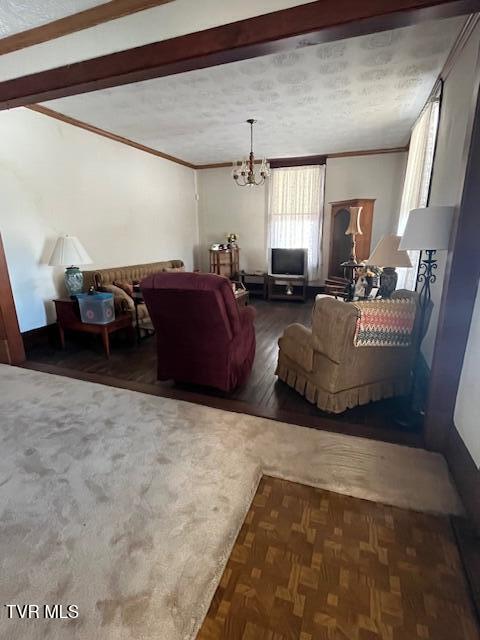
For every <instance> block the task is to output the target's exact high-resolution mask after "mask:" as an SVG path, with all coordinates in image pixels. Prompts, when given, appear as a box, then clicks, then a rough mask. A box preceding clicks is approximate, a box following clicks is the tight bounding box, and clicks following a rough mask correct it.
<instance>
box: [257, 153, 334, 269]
mask: <svg viewBox="0 0 480 640" xmlns="http://www.w3.org/2000/svg"><path fill="white" fill-rule="evenodd" d="M324 182H325V165H321V166H320V165H315V166H310V167H288V168H284V169H273V170H272V175H271V176H270V178H269V193H268V249H269V250H270V249H271V248H279V249H307V250H308V277H309V279H310V280H316V279H317V278H318V277H319V271H320V263H321V260H320V245H321V237H322V221H323V194H324Z"/></svg>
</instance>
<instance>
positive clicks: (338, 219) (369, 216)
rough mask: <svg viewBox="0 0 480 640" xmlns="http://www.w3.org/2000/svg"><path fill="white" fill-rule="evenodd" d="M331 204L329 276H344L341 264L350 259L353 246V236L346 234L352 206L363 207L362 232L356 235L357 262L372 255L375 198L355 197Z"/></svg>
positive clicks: (361, 217)
mask: <svg viewBox="0 0 480 640" xmlns="http://www.w3.org/2000/svg"><path fill="white" fill-rule="evenodd" d="M330 204H331V207H332V213H331V221H330V260H329V268H328V276H329V277H331V276H337V277H343V275H344V274H343V269H342V267H341V266H340V265H341V263H342V262H346V261H347V260H348V259H349V257H350V251H351V247H352V239H351V236H346V235H345V231H346V230H347V227H348V223H349V221H350V207H362V211H361V213H360V229H361V230H362V233H361V234H358V235H357V236H355V238H356V254H357V262H361V261H362V260H366V259H367V258H368V256H369V255H370V249H371V246H370V245H371V241H372V225H373V208H374V205H375V199H372V198H354V199H352V200H342V201H340V202H331V203H330Z"/></svg>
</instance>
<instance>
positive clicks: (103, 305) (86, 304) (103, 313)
mask: <svg viewBox="0 0 480 640" xmlns="http://www.w3.org/2000/svg"><path fill="white" fill-rule="evenodd" d="M76 298H77V300H78V306H79V307H80V318H81V320H82V322H87V323H88V324H108V323H109V322H113V321H114V320H115V307H114V304H113V293H101V292H99V291H97V292H96V293H78V294H77V296H76Z"/></svg>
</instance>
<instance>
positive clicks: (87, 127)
mask: <svg viewBox="0 0 480 640" xmlns="http://www.w3.org/2000/svg"><path fill="white" fill-rule="evenodd" d="M26 109H30V111H36V112H37V113H41V114H42V115H44V116H48V117H49V118H54V119H55V120H60V121H61V122H65V123H66V124H70V125H72V126H74V127H78V128H79V129H83V130H84V131H89V132H90V133H95V134H96V135H97V136H102V137H103V138H108V139H109V140H114V141H115V142H120V143H121V144H125V145H127V146H128V147H133V148H134V149H138V150H139V151H143V152H144V153H149V154H150V155H152V156H157V158H162V159H163V160H170V162H175V163H176V164H181V165H183V166H184V167H189V168H190V169H195V168H196V167H195V165H193V164H191V163H190V162H187V161H186V160H181V159H180V158H176V157H175V156H170V155H168V154H167V153H162V152H161V151H157V150H156V149H152V148H151V147H147V146H146V145H144V144H140V143H139V142H135V141H134V140H129V139H128V138H124V137H123V136H119V135H117V134H116V133H112V132H111V131H106V130H105V129H100V128H99V127H95V126H93V125H92V124H88V123H87V122H82V121H81V120H77V119H76V118H71V117H70V116H66V115H64V114H63V113H59V112H58V111H54V110H53V109H49V108H48V107H44V106H43V105H41V104H32V105H29V106H27V107H26Z"/></svg>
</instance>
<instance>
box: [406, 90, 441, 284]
mask: <svg viewBox="0 0 480 640" xmlns="http://www.w3.org/2000/svg"><path fill="white" fill-rule="evenodd" d="M439 116H440V98H439V97H437V98H435V99H434V100H432V101H431V102H429V103H428V104H427V105H426V107H425V109H424V110H423V111H422V113H421V115H420V117H419V118H418V120H417V122H416V123H415V126H414V127H413V130H412V137H411V139H410V148H409V151H408V161H407V170H406V173H405V182H404V185H403V194H402V203H401V205H400V216H399V220H398V228H397V233H398V235H400V236H401V235H403V232H404V231H405V225H406V224H407V220H408V215H409V213H410V211H411V210H412V209H417V208H419V207H426V206H427V204H428V194H429V191H430V182H431V178H432V169H433V159H434V154H435V143H436V140H437V132H438V122H439ZM408 255H409V256H410V259H411V261H412V265H413V267H412V268H411V269H398V270H397V271H398V285H397V286H398V288H399V289H411V290H414V289H415V285H416V280H417V271H418V262H419V260H420V252H419V251H409V252H408Z"/></svg>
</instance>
